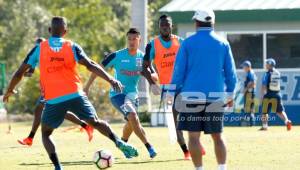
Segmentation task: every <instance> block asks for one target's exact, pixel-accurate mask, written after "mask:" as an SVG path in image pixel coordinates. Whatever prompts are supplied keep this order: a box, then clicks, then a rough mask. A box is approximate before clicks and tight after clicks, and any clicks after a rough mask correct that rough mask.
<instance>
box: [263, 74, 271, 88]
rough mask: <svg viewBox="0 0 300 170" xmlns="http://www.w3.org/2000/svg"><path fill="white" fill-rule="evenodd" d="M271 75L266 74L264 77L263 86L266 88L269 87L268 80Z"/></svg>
mask: <svg viewBox="0 0 300 170" xmlns="http://www.w3.org/2000/svg"><path fill="white" fill-rule="evenodd" d="M269 76H270V75H269V74H268V73H265V74H264V76H263V81H262V84H263V85H264V86H267V85H268V80H269Z"/></svg>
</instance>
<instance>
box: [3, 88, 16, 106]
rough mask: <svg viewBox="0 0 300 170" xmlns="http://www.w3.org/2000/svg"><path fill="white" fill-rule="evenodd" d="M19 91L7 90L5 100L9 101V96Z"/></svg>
mask: <svg viewBox="0 0 300 170" xmlns="http://www.w3.org/2000/svg"><path fill="white" fill-rule="evenodd" d="M16 93H17V91H16V90H12V91H7V92H6V93H5V94H4V96H3V102H5V103H7V102H8V101H9V97H10V96H12V95H14V94H16Z"/></svg>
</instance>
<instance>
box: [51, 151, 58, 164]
mask: <svg viewBox="0 0 300 170" xmlns="http://www.w3.org/2000/svg"><path fill="white" fill-rule="evenodd" d="M50 159H51V161H52V163H53V164H54V166H60V163H59V161H58V157H57V154H56V153H51V154H50Z"/></svg>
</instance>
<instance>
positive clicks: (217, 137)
mask: <svg viewBox="0 0 300 170" xmlns="http://www.w3.org/2000/svg"><path fill="white" fill-rule="evenodd" d="M211 137H212V139H213V141H214V147H215V155H216V158H217V162H218V165H219V169H222V170H225V169H226V145H225V142H224V139H223V137H222V133H214V134H211Z"/></svg>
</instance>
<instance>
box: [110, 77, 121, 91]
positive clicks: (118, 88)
mask: <svg viewBox="0 0 300 170" xmlns="http://www.w3.org/2000/svg"><path fill="white" fill-rule="evenodd" d="M109 82H110V85H111V86H112V88H113V89H114V91H115V92H118V93H122V91H123V88H124V87H123V85H122V83H121V82H120V81H118V80H116V79H111V80H110V81H109Z"/></svg>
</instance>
